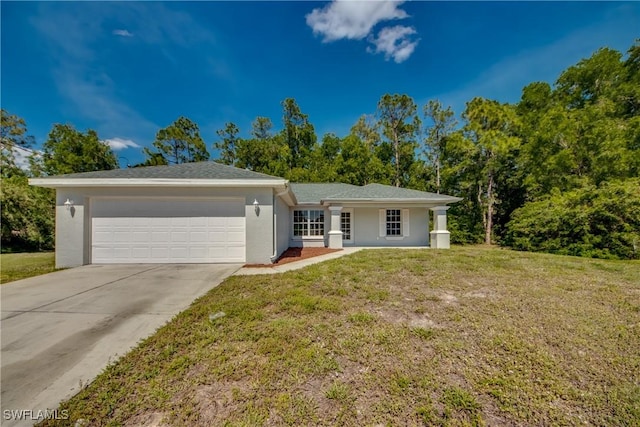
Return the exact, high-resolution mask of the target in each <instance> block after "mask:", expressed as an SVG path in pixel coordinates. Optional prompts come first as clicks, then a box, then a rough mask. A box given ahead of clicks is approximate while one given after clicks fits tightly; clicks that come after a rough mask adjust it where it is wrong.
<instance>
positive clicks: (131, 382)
mask: <svg viewBox="0 0 640 427" xmlns="http://www.w3.org/2000/svg"><path fill="white" fill-rule="evenodd" d="M218 312H224V313H225V314H226V315H225V316H223V317H217V316H214V314H216V313H218ZM638 349H640V262H637V261H605V260H593V259H585V258H573V257H563V256H554V255H546V254H534V253H525V252H513V251H508V250H501V249H490V248H485V247H464V248H454V249H452V250H449V251H437V250H393V251H392V250H370V251H361V252H358V253H356V254H353V255H351V256H347V257H343V258H340V259H336V260H333V261H327V262H324V263H321V264H317V265H313V266H311V267H308V268H306V269H304V270H299V271H292V272H289V273H285V274H280V275H273V276H266V275H265V276H237V277H231V278H230V279H228V280H226V281H225V282H224V283H223V284H221V285H220V286H219V287H217V288H216V289H213V290H212V291H211V292H209V293H208V294H207V295H206V296H204V297H202V298H200V299H199V300H198V301H196V302H195V303H194V305H193V306H192V307H191V308H190V309H188V310H187V311H185V312H183V313H181V314H180V315H178V316H177V317H176V318H175V319H174V320H173V321H172V322H171V323H170V324H168V325H166V326H165V327H163V328H162V329H160V330H159V332H158V333H157V334H156V335H155V336H153V337H151V338H149V339H147V340H145V341H144V342H143V343H142V344H141V345H140V346H139V347H137V348H136V349H134V350H133V351H132V352H131V353H129V354H127V355H125V356H124V357H123V358H122V359H120V360H119V361H118V362H117V363H115V364H113V365H112V366H110V367H109V368H107V369H106V370H105V371H104V372H103V373H102V374H101V375H100V376H99V377H98V379H97V380H96V381H94V382H93V383H92V384H90V385H89V386H88V387H87V388H85V389H84V390H83V391H81V392H80V393H79V394H78V395H77V396H75V397H74V398H72V399H71V400H70V401H69V402H66V403H64V404H63V406H62V407H63V408H64V409H68V410H69V411H70V414H71V419H70V420H69V421H66V422H62V421H58V423H60V424H64V423H66V425H74V423H75V422H76V420H77V419H79V418H82V419H84V420H85V422H86V423H88V424H89V425H123V424H124V425H131V426H133V425H149V426H152V425H153V426H157V425H165V424H167V425H201V426H212V425H238V426H241V425H246V426H253V425H348V426H352V425H363V426H364V425H491V426H496V425H498V426H499V425H577V424H588V425H638V423H639V422H640V351H639V350H638ZM46 425H54V422H53V421H48V422H47V423H46ZM83 425H84V424H83Z"/></svg>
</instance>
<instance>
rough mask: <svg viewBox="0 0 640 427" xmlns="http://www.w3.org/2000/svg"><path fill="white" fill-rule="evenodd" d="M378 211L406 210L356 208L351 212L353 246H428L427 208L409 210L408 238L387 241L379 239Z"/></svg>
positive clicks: (383, 238) (390, 207)
mask: <svg viewBox="0 0 640 427" xmlns="http://www.w3.org/2000/svg"><path fill="white" fill-rule="evenodd" d="M379 209H407V208H403V207H402V206H386V207H375V208H363V207H356V208H354V212H353V220H352V221H353V223H352V229H353V245H354V246H429V210H428V208H408V209H409V236H408V237H403V238H400V239H398V238H396V237H394V238H393V239H389V240H387V239H386V238H385V237H380V236H379V234H380V219H379Z"/></svg>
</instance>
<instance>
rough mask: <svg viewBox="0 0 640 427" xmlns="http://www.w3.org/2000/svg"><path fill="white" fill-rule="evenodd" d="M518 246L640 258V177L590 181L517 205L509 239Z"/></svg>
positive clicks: (567, 253)
mask: <svg viewBox="0 0 640 427" xmlns="http://www.w3.org/2000/svg"><path fill="white" fill-rule="evenodd" d="M504 243H505V244H506V245H507V246H511V247H512V248H514V249H517V250H526V251H541V252H551V253H557V254H564V255H577V256H586V257H593V258H612V259H638V258H640V179H636V178H634V179H628V180H624V181H614V182H609V183H604V184H603V185H601V186H600V187H594V186H587V187H584V188H580V189H577V190H573V191H570V192H566V193H560V192H557V191H556V192H554V193H552V194H551V195H549V196H547V197H546V198H544V199H541V200H538V201H534V202H529V203H526V204H525V205H524V206H522V207H521V208H519V209H516V210H515V211H514V212H513V215H512V216H511V220H510V221H509V223H508V224H507V233H506V236H505V239H504Z"/></svg>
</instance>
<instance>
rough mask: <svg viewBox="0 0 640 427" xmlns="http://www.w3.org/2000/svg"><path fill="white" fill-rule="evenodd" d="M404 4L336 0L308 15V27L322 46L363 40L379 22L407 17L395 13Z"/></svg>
mask: <svg viewBox="0 0 640 427" xmlns="http://www.w3.org/2000/svg"><path fill="white" fill-rule="evenodd" d="M402 3H403V1H349V0H335V1H333V2H332V3H330V4H328V5H326V6H325V7H323V8H322V9H314V10H313V11H312V12H311V13H309V14H308V15H307V16H306V18H307V25H309V26H310V27H311V28H312V29H313V32H314V34H322V35H323V36H324V39H323V41H324V42H332V41H335V40H340V39H356V40H359V39H363V38H365V37H366V36H367V35H368V34H369V33H370V32H371V29H372V28H373V27H374V26H375V25H376V24H377V23H379V22H382V21H388V20H390V19H403V18H406V17H408V16H409V15H407V13H406V12H405V11H404V10H401V9H398V6H400V5H401V4H402Z"/></svg>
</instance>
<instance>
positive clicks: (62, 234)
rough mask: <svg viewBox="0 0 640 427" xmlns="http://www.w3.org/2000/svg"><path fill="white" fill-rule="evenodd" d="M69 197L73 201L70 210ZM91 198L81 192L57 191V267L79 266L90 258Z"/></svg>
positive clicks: (86, 262)
mask: <svg viewBox="0 0 640 427" xmlns="http://www.w3.org/2000/svg"><path fill="white" fill-rule="evenodd" d="M67 199H68V200H69V201H70V202H72V203H73V206H71V207H70V208H69V209H68V210H67V207H66V206H65V205H64V203H65V201H67ZM88 206H89V200H88V199H87V198H85V197H84V195H83V194H82V193H81V192H74V191H68V190H64V191H62V190H58V191H57V192H56V268H68V267H77V266H79V265H84V264H88V263H89V260H90V256H89V255H90V253H89V252H90V251H89V249H88V247H87V246H90V241H91V237H90V236H91V229H90V226H89V227H87V222H88V215H89V209H88Z"/></svg>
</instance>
